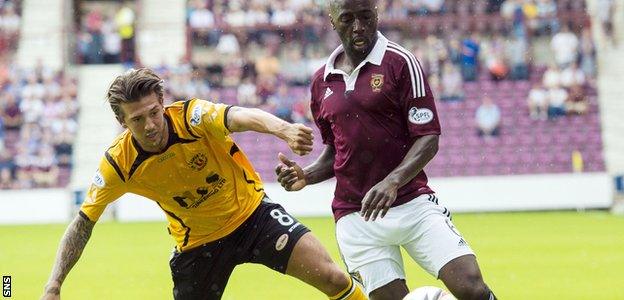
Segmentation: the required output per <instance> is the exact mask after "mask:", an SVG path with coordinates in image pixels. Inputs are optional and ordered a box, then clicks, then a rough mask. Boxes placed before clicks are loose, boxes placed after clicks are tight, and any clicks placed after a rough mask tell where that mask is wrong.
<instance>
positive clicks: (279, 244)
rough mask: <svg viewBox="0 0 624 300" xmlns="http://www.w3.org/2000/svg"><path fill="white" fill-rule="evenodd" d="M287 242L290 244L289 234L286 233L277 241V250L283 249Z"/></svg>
mask: <svg viewBox="0 0 624 300" xmlns="http://www.w3.org/2000/svg"><path fill="white" fill-rule="evenodd" d="M286 244H288V234H287V233H284V234H282V235H281V236H280V237H279V238H278V239H277V242H276V243H275V250H277V251H282V249H284V247H286Z"/></svg>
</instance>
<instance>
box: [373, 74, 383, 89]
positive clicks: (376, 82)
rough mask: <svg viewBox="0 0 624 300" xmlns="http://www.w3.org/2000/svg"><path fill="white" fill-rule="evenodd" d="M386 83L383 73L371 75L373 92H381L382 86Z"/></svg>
mask: <svg viewBox="0 0 624 300" xmlns="http://www.w3.org/2000/svg"><path fill="white" fill-rule="evenodd" d="M383 84H384V76H383V74H373V75H371V81H370V85H371V88H372V89H373V92H375V93H379V92H381V87H382V86H383Z"/></svg>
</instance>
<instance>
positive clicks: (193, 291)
mask: <svg viewBox="0 0 624 300" xmlns="http://www.w3.org/2000/svg"><path fill="white" fill-rule="evenodd" d="M309 231H310V230H309V229H308V228H307V227H305V226H304V225H303V224H301V223H299V221H297V219H295V218H294V217H293V216H291V215H290V214H288V213H287V212H286V211H285V210H284V208H283V207H282V206H281V205H279V204H275V203H271V202H269V199H268V198H266V197H265V198H264V199H263V200H262V202H261V203H260V205H259V206H258V208H256V210H255V211H254V212H253V213H252V214H251V216H249V218H248V219H247V220H245V222H243V224H241V226H239V227H238V228H237V229H236V230H235V231H234V232H232V233H231V234H229V235H228V236H226V237H224V238H221V239H219V240H216V241H213V242H210V243H207V244H204V245H201V246H199V247H197V248H193V249H191V250H188V251H185V252H181V253H180V252H177V251H174V253H173V257H172V258H171V261H170V262H169V266H170V267H171V277H172V278H173V284H174V287H173V297H174V298H175V299H221V296H222V295H223V291H224V290H225V286H226V284H227V281H228V279H229V278H230V275H231V274H232V271H233V270H234V267H236V266H237V265H239V264H242V263H247V262H251V263H258V264H263V265H265V266H267V267H269V268H271V269H273V270H276V271H278V272H281V273H286V267H287V266H288V260H289V259H290V254H291V253H292V251H293V249H294V247H295V244H296V243H297V241H298V240H299V239H300V238H301V236H303V235H304V234H305V233H307V232H309Z"/></svg>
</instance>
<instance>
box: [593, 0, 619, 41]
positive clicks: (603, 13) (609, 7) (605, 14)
mask: <svg viewBox="0 0 624 300" xmlns="http://www.w3.org/2000/svg"><path fill="white" fill-rule="evenodd" d="M596 13H597V15H596V17H597V19H598V21H599V22H600V27H601V29H602V32H603V34H604V36H605V38H606V40H607V42H608V43H610V44H611V45H613V46H615V45H616V39H615V34H614V32H613V16H614V14H615V1H614V0H597V1H596Z"/></svg>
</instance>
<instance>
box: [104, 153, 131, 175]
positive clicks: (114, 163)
mask: <svg viewBox="0 0 624 300" xmlns="http://www.w3.org/2000/svg"><path fill="white" fill-rule="evenodd" d="M104 156H106V160H108V163H110V164H111V166H113V169H115V172H117V175H119V178H121V181H123V182H126V178H125V177H124V176H123V173H122V172H121V168H119V165H118V164H117V162H115V160H114V159H113V157H112V156H111V155H110V154H109V153H108V151H106V152H104Z"/></svg>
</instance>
